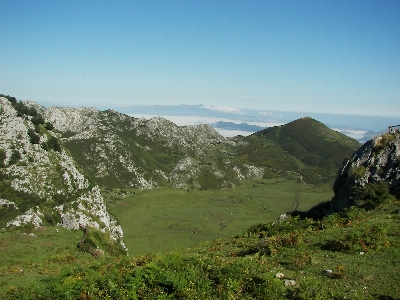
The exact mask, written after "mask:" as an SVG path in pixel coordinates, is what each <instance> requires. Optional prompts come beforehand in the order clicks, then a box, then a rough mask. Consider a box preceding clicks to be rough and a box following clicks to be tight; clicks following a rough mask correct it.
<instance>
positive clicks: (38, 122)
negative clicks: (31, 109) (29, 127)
mask: <svg viewBox="0 0 400 300" xmlns="http://www.w3.org/2000/svg"><path fill="white" fill-rule="evenodd" d="M31 122H32V123H33V124H34V125H41V124H44V119H43V117H42V116H41V115H37V116H33V117H32V119H31Z"/></svg>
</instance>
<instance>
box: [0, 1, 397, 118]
mask: <svg viewBox="0 0 400 300" xmlns="http://www.w3.org/2000/svg"><path fill="white" fill-rule="evenodd" d="M0 12H1V18H0V41H1V42H0V93H3V94H9V95H12V96H15V97H17V98H18V99H23V100H32V101H36V102H39V103H41V104H46V103H51V104H59V105H68V104H69V103H74V104H79V105H82V106H96V105H107V104H110V105H111V104H112V105H116V104H129V105H177V104H188V105H194V104H203V105H207V106H218V107H234V108H239V109H260V110H280V111H304V112H318V113H344V114H360V115H377V116H398V115H399V113H400V101H399V100H400V99H399V98H400V1H367V0H362V1H349V0H347V1H339V0H335V1H328V0H326V1H300V0H296V1H234V0H229V1H219V0H212V1H206V0H204V1H195V0H188V1H118V0H116V1H102V0H98V1H85V0H80V1H74V0H68V1H50V0H46V1H40V0H37V1H33V0H30V1H18V0H11V1H8V0H1V1H0Z"/></svg>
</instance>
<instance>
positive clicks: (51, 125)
mask: <svg viewBox="0 0 400 300" xmlns="http://www.w3.org/2000/svg"><path fill="white" fill-rule="evenodd" d="M44 127H45V128H46V129H47V130H53V129H54V125H53V124H51V123H50V122H46V124H45V125H44Z"/></svg>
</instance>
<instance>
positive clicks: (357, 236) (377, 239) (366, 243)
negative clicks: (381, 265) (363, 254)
mask: <svg viewBox="0 0 400 300" xmlns="http://www.w3.org/2000/svg"><path fill="white" fill-rule="evenodd" d="M386 232H387V228H386V227H385V226H383V225H380V224H377V225H371V226H367V227H365V228H361V229H360V228H354V229H353V230H351V231H350V232H349V233H347V234H345V235H342V236H341V237H340V238H338V239H335V240H332V241H330V242H328V244H327V246H328V248H330V249H331V250H334V251H349V250H350V251H354V250H363V251H368V250H370V249H375V250H379V249H381V248H386V247H388V246H389V241H388V238H387V234H386Z"/></svg>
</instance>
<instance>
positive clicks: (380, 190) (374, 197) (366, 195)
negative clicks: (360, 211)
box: [355, 182, 392, 209]
mask: <svg viewBox="0 0 400 300" xmlns="http://www.w3.org/2000/svg"><path fill="white" fill-rule="evenodd" d="M355 194H356V203H357V204H358V205H360V206H363V207H365V208H366V209H374V208H377V207H378V206H380V205H382V204H383V203H385V202H387V201H388V200H389V199H391V198H392V195H390V192H389V187H388V184H387V183H385V182H374V183H370V184H367V185H366V186H364V187H360V188H357V189H356V191H355Z"/></svg>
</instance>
